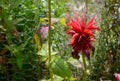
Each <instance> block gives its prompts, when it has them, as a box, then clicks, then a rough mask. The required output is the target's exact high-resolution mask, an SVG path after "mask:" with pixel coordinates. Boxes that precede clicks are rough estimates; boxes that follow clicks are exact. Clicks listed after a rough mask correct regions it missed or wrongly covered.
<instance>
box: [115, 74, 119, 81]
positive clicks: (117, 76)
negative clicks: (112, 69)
mask: <svg viewBox="0 0 120 81" xmlns="http://www.w3.org/2000/svg"><path fill="white" fill-rule="evenodd" d="M115 77H116V79H117V81H120V74H117V73H115Z"/></svg>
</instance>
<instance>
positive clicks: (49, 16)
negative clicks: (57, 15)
mask: <svg viewBox="0 0 120 81" xmlns="http://www.w3.org/2000/svg"><path fill="white" fill-rule="evenodd" d="M48 20H49V30H48V58H49V70H50V66H51V63H50V62H51V0H48ZM50 78H51V81H53V73H52V71H51V70H50Z"/></svg>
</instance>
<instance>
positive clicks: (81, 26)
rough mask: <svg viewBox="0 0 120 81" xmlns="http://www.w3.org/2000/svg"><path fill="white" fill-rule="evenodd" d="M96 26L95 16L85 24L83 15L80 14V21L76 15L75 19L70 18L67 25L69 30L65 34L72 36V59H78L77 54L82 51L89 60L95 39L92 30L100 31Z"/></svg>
mask: <svg viewBox="0 0 120 81" xmlns="http://www.w3.org/2000/svg"><path fill="white" fill-rule="evenodd" d="M96 24H97V22H96V21H95V16H94V17H92V18H91V19H90V20H89V21H88V22H87V23H86V20H85V14H84V13H82V18H81V19H79V17H78V15H76V19H72V18H70V22H69V23H67V25H68V26H71V28H70V29H68V30H67V34H70V35H71V36H72V38H71V41H70V45H71V46H72V47H73V49H74V51H73V52H72V56H73V58H76V59H79V55H78V53H79V52H80V51H82V52H83V54H85V55H86V56H87V57H88V59H90V53H91V51H92V52H94V50H95V48H94V46H93V45H92V42H93V41H94V39H95V35H94V30H100V28H99V27H98V26H96Z"/></svg>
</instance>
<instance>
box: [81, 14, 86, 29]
mask: <svg viewBox="0 0 120 81" xmlns="http://www.w3.org/2000/svg"><path fill="white" fill-rule="evenodd" d="M81 26H82V28H83V29H84V27H85V13H84V12H83V13H82V22H81Z"/></svg>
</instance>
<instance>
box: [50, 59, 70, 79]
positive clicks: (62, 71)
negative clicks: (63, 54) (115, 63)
mask: <svg viewBox="0 0 120 81" xmlns="http://www.w3.org/2000/svg"><path fill="white" fill-rule="evenodd" d="M51 70H52V71H53V73H54V74H56V75H58V76H60V77H62V78H65V79H71V78H72V72H71V70H70V68H69V66H68V65H67V63H66V61H65V60H63V59H56V60H55V61H54V62H53V64H52V65H51Z"/></svg>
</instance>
